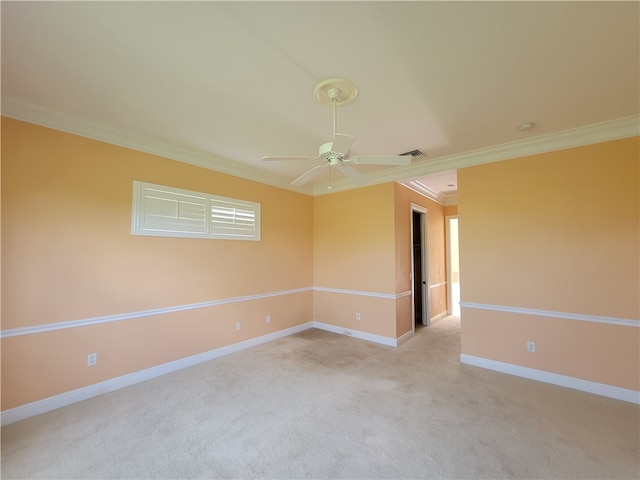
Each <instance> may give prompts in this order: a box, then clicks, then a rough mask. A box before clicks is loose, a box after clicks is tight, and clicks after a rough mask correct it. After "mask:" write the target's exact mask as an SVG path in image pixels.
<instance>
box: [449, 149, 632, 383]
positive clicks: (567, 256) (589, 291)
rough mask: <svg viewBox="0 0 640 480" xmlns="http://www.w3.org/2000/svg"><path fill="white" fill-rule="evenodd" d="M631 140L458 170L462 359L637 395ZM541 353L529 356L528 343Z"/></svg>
mask: <svg viewBox="0 0 640 480" xmlns="http://www.w3.org/2000/svg"><path fill="white" fill-rule="evenodd" d="M638 158H640V157H639V149H638V138H637V137H636V138H629V139H624V140H618V141H613V142H605V143H601V144H595V145H589V146H585V147H579V148H572V149H567V150H563V151H557V152H551V153H546V154H541V155H535V156H531V157H525V158H519V159H514V160H509V161H503V162H498V163H493V164H488V165H481V166H476V167H471V168H466V169H462V170H460V171H459V172H458V188H459V190H458V206H459V219H460V221H459V230H460V275H461V296H462V298H461V300H462V302H463V304H464V303H468V304H482V305H488V306H503V307H507V308H510V307H511V308H520V309H528V310H530V311H534V310H544V311H548V312H551V315H553V314H554V313H553V312H556V313H557V314H562V315H564V314H568V315H569V316H573V317H576V316H580V315H583V316H584V315H588V316H592V317H596V323H598V324H597V325H591V324H588V323H589V322H585V321H584V320H579V319H575V318H574V319H565V318H560V317H553V318H550V317H545V318H540V317H538V316H535V315H533V314H532V313H535V312H530V313H531V314H529V315H521V314H518V313H503V312H497V311H492V312H491V313H490V314H489V313H487V312H486V311H481V310H478V309H477V308H470V307H464V306H463V309H462V351H463V353H467V354H470V355H477V356H480V357H483V358H488V359H494V360H499V361H502V362H506V363H512V364H515V365H523V366H530V367H532V368H538V369H541V370H545V371H551V372H553V373H560V374H566V375H570V376H575V377H577V378H581V379H585V380H590V381H595V382H599V383H605V384H609V385H614V386H620V387H623V388H630V389H634V390H638V389H639V386H640V385H639V377H640V374H639V371H638V358H640V349H639V338H640V335H639V332H640V330H639V329H638V328H636V327H634V326H631V327H629V326H624V325H611V324H607V323H602V322H600V323H599V322H598V321H597V320H598V318H602V319H603V320H607V319H614V320H615V319H623V320H625V321H626V322H627V323H628V322H629V321H630V322H631V323H632V324H633V325H635V323H634V322H635V321H637V320H638V318H639V317H640V293H639V292H640V275H639V263H640V252H639V249H638V245H639V242H640V236H639V233H638V232H639V213H640V212H639V203H640V202H639V198H640V197H639V195H640V192H639V186H638V184H639V173H640V172H639V161H638ZM528 340H530V341H535V342H536V344H537V352H536V353H533V354H530V353H527V352H526V341H528Z"/></svg>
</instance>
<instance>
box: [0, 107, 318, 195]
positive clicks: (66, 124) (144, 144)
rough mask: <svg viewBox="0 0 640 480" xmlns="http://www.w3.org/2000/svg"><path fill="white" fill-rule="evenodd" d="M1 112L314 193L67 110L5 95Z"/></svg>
mask: <svg viewBox="0 0 640 480" xmlns="http://www.w3.org/2000/svg"><path fill="white" fill-rule="evenodd" d="M2 115H3V116H5V117H10V118H13V119H15V120H21V121H24V122H28V123H33V124H36V125H40V126H43V127H48V128H52V129H54V130H60V131H63V132H67V133H72V134H74V135H79V136H81V137H86V138H91V139H93V140H99V141H101V142H106V143H110V144H112V145H117V146H120V147H125V148H130V149H132V150H137V151H140V152H144V153H149V154H152V155H157V156H160V157H164V158H169V159H171V160H177V161H179V162H183V163H188V164H190V165H195V166H197V167H202V168H206V169H208V170H214V171H216V172H220V173H225V174H227V175H233V176H236V177H241V178H245V179H247V180H253V181H255V182H260V183H264V184H267V185H271V186H274V187H279V188H285V189H287V190H293V191H295V192H299V193H304V194H307V195H310V194H311V188H310V187H300V186H295V185H291V184H290V183H289V182H287V181H285V180H283V179H282V178H279V177H277V176H275V175H271V174H269V173H268V172H265V171H264V170H260V169H258V168H255V167H251V166H249V165H246V164H244V163H241V162H236V161H233V160H229V159H226V158H223V157H220V156H218V155H214V154H211V153H208V152H205V151H203V150H199V149H196V148H192V147H187V146H185V145H182V144H180V143H177V142H171V141H168V140H163V139H158V138H154V137H151V136H150V135H145V134H141V133H139V132H134V131H130V130H126V129H121V128H116V127H113V126H111V125H106V124H102V123H97V122H92V121H89V120H84V119H80V118H77V117H74V116H72V115H68V114H66V113H61V112H56V111H53V110H48V109H44V108H41V107H39V106H36V105H33V104H30V103H27V102H23V101H19V100H15V99H11V98H3V99H2Z"/></svg>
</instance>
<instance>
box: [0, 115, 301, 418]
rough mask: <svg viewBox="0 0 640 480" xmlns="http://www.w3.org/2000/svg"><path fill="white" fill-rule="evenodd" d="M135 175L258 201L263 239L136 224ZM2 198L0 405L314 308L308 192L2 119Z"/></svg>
mask: <svg viewBox="0 0 640 480" xmlns="http://www.w3.org/2000/svg"><path fill="white" fill-rule="evenodd" d="M133 180H142V181H146V182H152V183H157V184H162V185H169V186H173V187H178V188H184V189H188V190H194V191H200V192H206V193H212V194H216V195H222V196H228V197H233V198H239V199H244V200H249V201H254V202H259V203H260V204H261V215H262V230H261V241H259V242H252V241H230V240H211V239H190V238H163V237H144V236H132V235H131V201H132V188H133V185H132V183H133ZM1 205H2V259H1V260H2V283H1V286H2V300H3V301H2V307H1V308H2V330H3V338H2V409H3V410H6V409H8V408H12V407H15V406H17V405H22V404H25V403H29V402H33V401H35V400H39V399H42V398H45V397H49V396H52V395H55V394H58V393H62V392H66V391H70V390H73V389H77V388H80V387H83V386H86V385H91V384H95V383H98V382H100V381H104V380H107V379H110V378H114V377H118V376H121V375H125V374H127V373H131V372H136V371H138V370H141V369H144V368H147V367H151V366H155V365H159V364H162V363H165V362H169V361H172V360H176V359H179V358H183V357H186V356H189V355H194V354H197V353H201V352H205V351H209V350H212V349H215V348H218V347H221V346H225V345H229V344H233V343H237V342H239V341H242V340H247V339H250V338H255V337H258V336H261V335H264V334H267V333H271V332H275V331H278V330H282V329H285V328H288V327H291V326H295V325H299V324H302V323H306V322H309V321H310V320H311V318H312V308H313V291H312V287H313V274H312V272H313V220H312V217H313V199H312V197H309V196H306V195H302V194H298V193H295V192H291V191H288V190H283V189H278V188H275V187H270V186H267V185H264V184H260V183H256V182H251V181H248V180H244V179H240V178H237V177H232V176H229V175H225V174H221V173H218V172H214V171H210V170H207V169H202V168H199V167H195V166H191V165H187V164H184V163H180V162H176V161H173V160H168V159H165V158H161V157H157V156H153V155H149V154H145V153H141V152H137V151H133V150H128V149H125V148H121V147H117V146H114V145H110V144H107V143H102V142H98V141H95V140H91V139H88V138H83V137H78V136H75V135H71V134H67V133H63V132H60V131H56V130H51V129H48V128H44V127H40V126H36V125H32V124H28V123H24V122H20V121H17V120H13V119H8V118H2V203H1ZM198 304H204V305H200V306H199V305H198ZM187 307H188V308H187ZM267 315H271V322H270V323H267V322H266V316H267ZM237 321H241V322H242V325H241V329H240V330H237V329H236V322H237ZM67 322H72V323H67ZM79 322H80V323H82V325H80V323H79ZM72 326H73V328H71V327H72ZM43 327H45V328H43ZM48 327H53V328H52V329H51V330H50V331H43V330H45V329H46V328H48ZM7 333H10V334H11V335H6V334H7ZM93 352H96V353H97V354H98V363H97V365H95V366H93V367H87V355H88V354H89V353H93Z"/></svg>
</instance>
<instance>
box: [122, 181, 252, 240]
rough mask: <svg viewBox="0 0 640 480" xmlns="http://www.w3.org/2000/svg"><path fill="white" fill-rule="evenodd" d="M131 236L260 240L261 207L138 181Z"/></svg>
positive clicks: (134, 185)
mask: <svg viewBox="0 0 640 480" xmlns="http://www.w3.org/2000/svg"><path fill="white" fill-rule="evenodd" d="M131 233H132V234H133V235H150V236H163V237H196V238H222V239H231V240H234V239H235V240H260V204H259V203H254V202H248V201H244V200H237V199H233V198H226V197H220V196H216V195H209V194H206V193H199V192H191V191H188V190H182V189H178V188H172V187H165V186H162V185H154V184H151V183H144V182H138V181H134V182H133V210H132V215H131Z"/></svg>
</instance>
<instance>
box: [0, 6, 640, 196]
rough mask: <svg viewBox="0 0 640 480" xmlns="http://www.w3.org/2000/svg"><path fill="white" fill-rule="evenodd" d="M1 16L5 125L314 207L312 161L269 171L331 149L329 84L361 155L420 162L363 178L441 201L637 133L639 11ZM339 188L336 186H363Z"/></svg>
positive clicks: (55, 11) (5, 12)
mask: <svg viewBox="0 0 640 480" xmlns="http://www.w3.org/2000/svg"><path fill="white" fill-rule="evenodd" d="M0 8H1V13H2V15H1V21H2V24H1V48H2V84H1V88H2V91H1V95H2V114H3V115H7V116H11V117H13V118H18V119H22V120H26V121H31V122H34V123H38V124H42V125H47V126H51V127H54V128H58V129H61V130H66V131H71V132H74V133H78V134H81V135H86V136H90V137H94V138H99V139H102V140H105V141H110V142H112V143H119V144H123V145H125V146H129V147H132V148H138V149H141V150H144V151H150V152H152V153H157V154H160V155H163V156H167V157H169V158H175V159H178V160H181V161H186V162H188V163H193V164H196V165H200V166H203V167H206V168H212V169H215V170H220V171H223V172H225V173H231V174H234V175H239V176H243V177H245V178H250V179H253V180H258V181H262V182H265V183H268V184H272V185H276V186H281V187H283V188H290V189H292V190H295V191H300V192H303V193H307V194H311V195H318V194H323V193H327V182H328V178H327V177H326V176H324V175H322V176H318V177H316V178H314V179H313V180H312V181H311V182H309V183H308V184H305V185H302V186H295V185H291V181H293V180H294V179H295V178H297V177H298V176H300V175H302V174H303V173H304V172H306V171H308V170H309V169H310V168H312V167H313V166H314V165H315V163H314V161H307V162H305V161H301V162H264V161H262V158H263V157H264V156H266V155H275V156H314V155H317V153H318V145H321V144H323V143H325V142H329V141H331V139H332V128H333V120H334V119H333V118H332V109H331V106H329V105H323V104H322V103H321V102H318V100H317V98H316V97H315V95H314V86H315V85H317V84H318V82H320V81H322V80H323V79H326V78H330V77H343V78H347V79H349V80H350V81H352V82H353V84H354V85H355V86H356V87H357V97H356V98H355V99H354V100H353V101H352V102H350V103H348V104H345V105H343V106H341V107H339V108H340V110H339V116H338V126H337V130H338V132H340V133H343V134H346V135H351V136H354V137H355V140H354V141H353V144H352V147H351V152H352V153H353V154H355V155H365V154H368V155H399V154H400V153H403V152H408V151H411V150H414V149H419V150H421V151H422V152H424V154H425V155H424V156H420V157H416V158H414V159H413V160H412V163H411V165H410V166H389V165H359V166H357V169H358V171H359V172H360V173H361V174H362V175H364V176H365V177H366V178H367V180H368V181H369V182H370V183H372V184H373V183H380V182H385V181H402V182H419V183H421V184H423V185H425V186H426V187H427V188H429V189H431V190H433V191H434V192H436V193H437V194H439V195H444V196H445V197H447V196H449V197H450V196H451V195H452V193H451V192H453V191H454V190H455V187H452V186H451V185H456V181H455V170H456V169H457V168H461V167H463V166H465V165H472V164H474V162H475V163H478V162H486V161H495V160H496V159H501V158H509V155H511V156H513V155H517V154H526V153H529V152H535V151H539V150H541V149H544V148H547V149H550V148H558V145H560V142H559V140H558V139H559V138H562V139H564V138H566V135H567V134H566V132H569V135H570V136H571V135H572V137H571V138H572V140H571V141H574V142H588V141H590V138H592V137H593V138H595V137H594V132H600V131H601V130H602V128H601V127H600V126H604V127H603V128H604V129H606V130H607V131H608V132H613V131H614V130H615V132H614V133H611V134H610V135H614V136H615V135H630V134H632V133H633V131H637V124H638V113H639V106H638V105H639V103H640V98H639V89H638V84H639V83H640V78H639V73H638V72H639V58H640V52H639V45H638V43H639V42H638V38H639V20H638V19H639V16H640V15H639V14H640V11H639V8H640V4H639V3H638V2H340V1H338V2H11V1H9V2H2V3H1V5H0ZM634 129H635V130H634ZM618 130H620V131H621V132H622V133H620V132H619V131H618ZM630 132H631V133H630ZM589 135H591V136H589ZM596 137H597V136H596ZM597 138H603V137H602V136H600V137H597ZM606 138H609V137H606ZM563 145H564V144H563ZM332 178H333V179H334V180H333V181H334V182H335V183H334V185H333V186H334V188H333V190H332V191H339V190H344V189H348V188H354V187H355V186H354V185H353V184H351V183H350V182H349V179H342V178H339V175H332Z"/></svg>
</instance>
